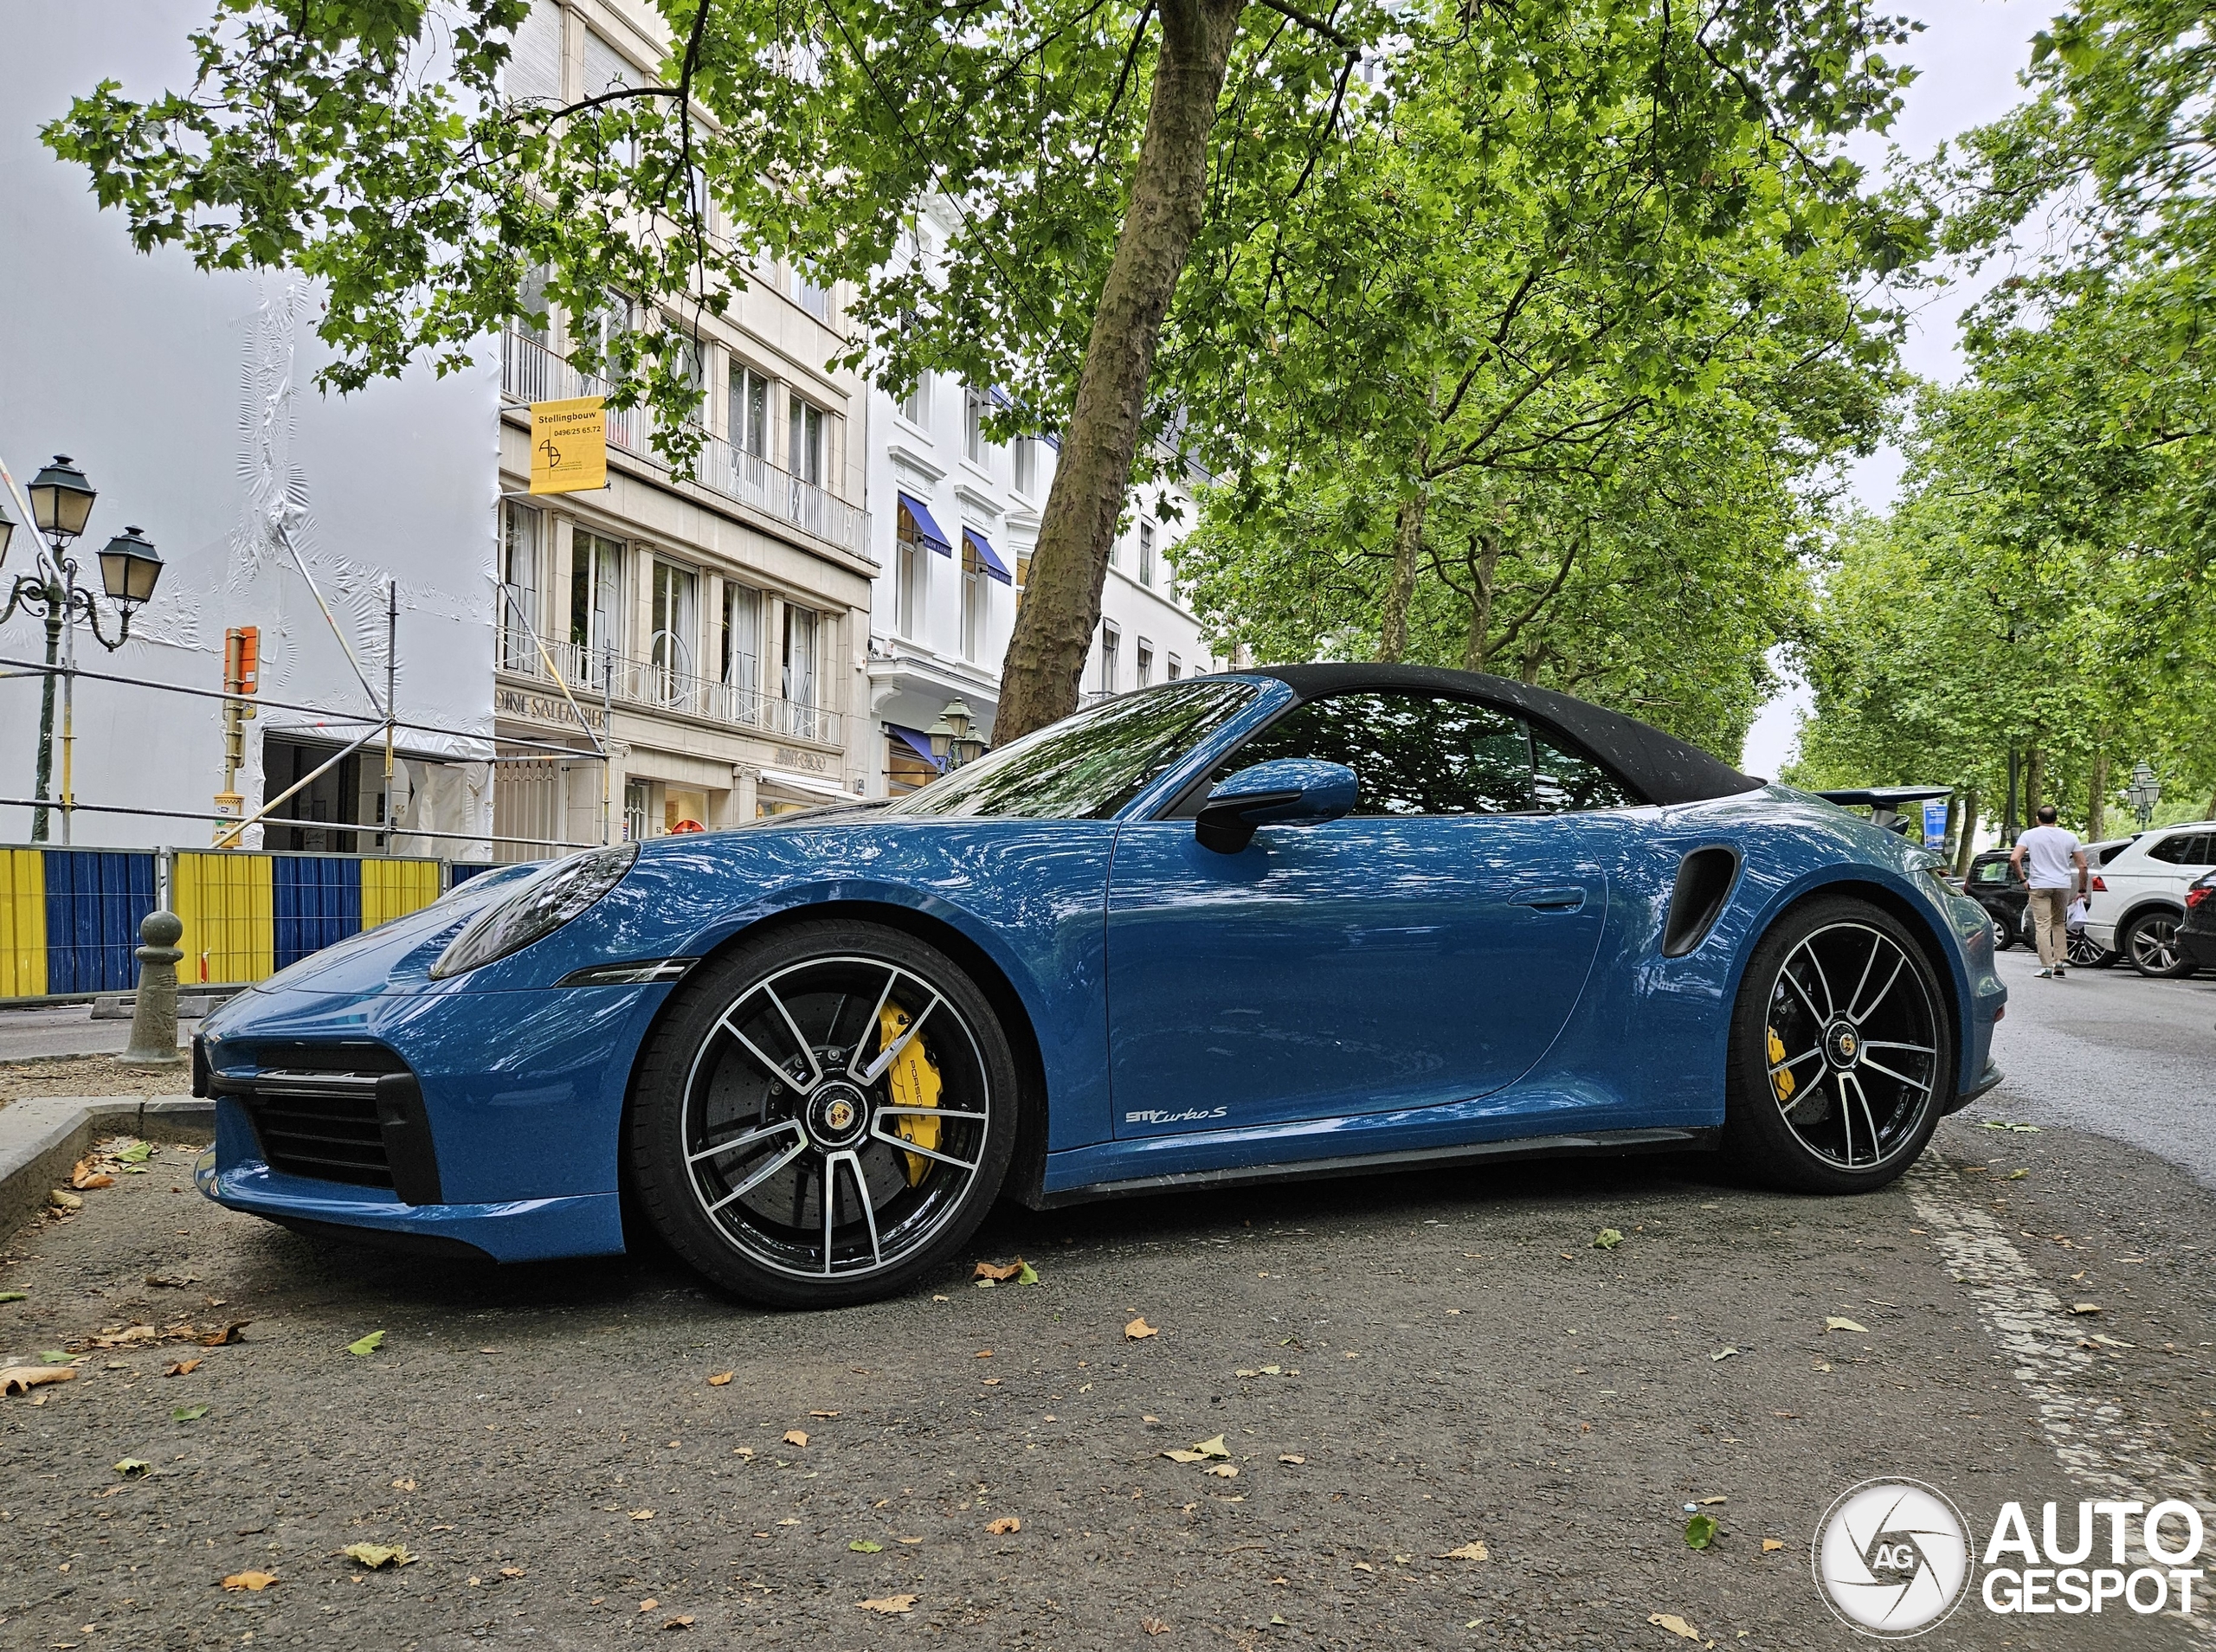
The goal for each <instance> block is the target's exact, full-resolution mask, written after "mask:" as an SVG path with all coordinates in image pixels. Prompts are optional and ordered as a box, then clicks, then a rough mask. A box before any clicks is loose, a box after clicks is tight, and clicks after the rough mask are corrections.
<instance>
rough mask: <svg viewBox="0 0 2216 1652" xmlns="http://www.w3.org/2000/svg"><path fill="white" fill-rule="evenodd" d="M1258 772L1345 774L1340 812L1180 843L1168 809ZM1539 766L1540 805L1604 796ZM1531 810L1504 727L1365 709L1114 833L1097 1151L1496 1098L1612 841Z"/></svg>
mask: <svg viewBox="0 0 2216 1652" xmlns="http://www.w3.org/2000/svg"><path fill="white" fill-rule="evenodd" d="M1548 749H1549V751H1552V748H1551V747H1549V748H1548ZM1556 755H1557V756H1559V755H1560V754H1556ZM1273 757H1310V758H1319V759H1322V760H1324V761H1327V762H1343V763H1345V764H1346V765H1347V766H1348V767H1350V768H1353V769H1354V770H1355V772H1356V775H1357V777H1358V780H1359V781H1360V791H1359V800H1358V801H1357V803H1356V812H1355V813H1352V814H1350V815H1349V816H1347V817H1345V818H1344V819H1342V820H1334V821H1330V822H1328V823H1326V824H1324V825H1320V826H1265V827H1263V828H1262V829H1261V830H1260V831H1259V832H1257V833H1256V834H1255V837H1254V839H1253V843H1251V844H1250V845H1248V846H1247V847H1246V849H1244V850H1242V851H1240V852H1238V853H1236V854H1221V853H1218V852H1214V851H1212V850H1208V849H1205V848H1202V847H1201V845H1199V844H1198V843H1197V842H1196V841H1195V838H1194V832H1193V822H1192V820H1191V819H1190V813H1191V810H1192V809H1193V808H1194V807H1197V803H1198V800H1199V799H1200V797H1201V796H1202V795H1204V794H1205V792H1206V790H1207V787H1208V784H1213V783H1214V781H1217V780H1220V779H1221V777H1222V776H1223V775H1227V774H1228V773H1230V772H1233V771H1234V770H1235V769H1238V768H1245V767H1246V766H1247V765H1248V764H1250V763H1253V762H1261V761H1263V760H1265V759H1266V758H1273ZM1543 768H1545V769H1546V771H1547V773H1546V775H1545V776H1544V779H1543V782H1542V787H1543V789H1544V790H1545V791H1546V793H1547V795H1548V796H1549V797H1553V798H1556V799H1559V798H1562V797H1566V796H1568V795H1569V794H1571V793H1573V792H1575V793H1577V794H1579V795H1583V794H1584V792H1586V791H1589V790H1590V789H1591V787H1594V786H1595V785H1600V786H1607V785H1610V784H1613V783H1614V782H1613V781H1610V780H1609V779H1608V777H1607V776H1606V775H1603V774H1601V772H1600V771H1599V770H1598V768H1597V766H1596V765H1593V764H1591V763H1590V762H1588V760H1584V759H1582V758H1578V759H1575V760H1571V759H1568V758H1563V759H1562V761H1550V762H1547V763H1545V764H1543ZM1622 800H1626V801H1628V800H1630V799H1629V797H1628V795H1627V794H1626V795H1625V796H1624V797H1623V799H1622ZM1560 806H1561V805H1560V803H1559V801H1557V803H1556V807H1560ZM1539 807H1540V803H1539V794H1538V791H1536V790H1535V781H1534V768H1533V746H1532V741H1531V736H1530V730H1529V729H1528V728H1527V727H1526V725H1524V724H1523V723H1521V722H1519V721H1518V720H1517V718H1515V717H1511V716H1509V715H1507V714H1505V713H1503V712H1501V711H1498V710H1494V709H1492V708H1490V707H1487V706H1484V705H1480V704H1476V703H1475V702H1472V701H1468V700H1463V699H1459V698H1456V697H1450V696H1444V695H1440V694H1436V693H1433V692H1430V691H1361V692H1353V693H1343V694H1338V695H1334V696H1330V697H1326V698H1324V699H1318V700H1311V701H1310V702H1307V703H1306V704H1303V705H1301V706H1299V707H1298V708H1296V709H1295V710H1292V711H1291V712H1289V713H1287V714H1286V715H1285V716H1284V717H1280V718H1279V720H1278V721H1277V722H1275V723H1272V724H1271V725H1270V726H1269V727H1267V728H1266V729H1264V730H1261V731H1260V732H1259V734H1257V735H1255V736H1253V737H1251V738H1250V739H1249V740H1247V741H1246V742H1245V743H1244V744H1243V745H1242V746H1241V747H1240V749H1238V750H1237V751H1236V752H1235V753H1234V755H1232V756H1231V757H1230V758H1229V759H1227V761H1226V762H1223V763H1221V765H1219V766H1218V768H1217V769H1216V770H1215V772H1214V775H1211V776H1210V777H1209V780H1208V782H1207V783H1206V784H1203V785H1202V786H1201V787H1196V788H1195V791H1194V792H1193V793H1192V794H1189V796H1188V798H1187V800H1186V801H1185V807H1183V809H1182V810H1181V811H1179V812H1178V813H1177V818H1172V819H1163V820H1151V821H1142V822H1136V823H1131V824H1129V825H1126V826H1124V827H1123V828H1122V829H1121V830H1119V832H1118V834H1117V842H1116V851H1115V858H1114V861H1113V863H1112V865H1111V873H1110V882H1109V896H1108V915H1107V974H1108V1006H1109V1025H1110V1039H1111V1044H1110V1051H1111V1054H1110V1060H1111V1083H1112V1088H1113V1106H1114V1112H1115V1119H1116V1129H1117V1133H1118V1135H1124V1136H1130V1135H1151V1134H1158V1133H1162V1132H1164V1131H1194V1130H1207V1129H1225V1128H1240V1127H1242V1126H1249V1125H1262V1124H1275V1123H1283V1122H1290V1121H1296V1120H1304V1119H1320V1118H1330V1117H1336V1116H1341V1115H1349V1114H1356V1113H1369V1112H1377V1111H1385V1110H1392V1109H1406V1108H1420V1107H1428V1106H1436V1105H1439V1104H1441V1103H1445V1102H1454V1101H1460V1100H1464V1099H1466V1098H1469V1097H1472V1096H1481V1095H1484V1094H1485V1093H1487V1092H1488V1091H1491V1090H1498V1089H1500V1088H1501V1087H1502V1086H1504V1085H1505V1084H1508V1083H1512V1082H1513V1081H1514V1080H1515V1079H1516V1078H1517V1077H1518V1076H1519V1075H1520V1074H1522V1073H1523V1072H1524V1071H1526V1070H1528V1069H1529V1068H1530V1066H1531V1065H1532V1064H1534V1063H1535V1062H1536V1060H1537V1059H1538V1057H1540V1055H1541V1054H1543V1052H1544V1051H1545V1050H1546V1048H1547V1046H1548V1045H1549V1044H1550V1043H1551V1042H1552V1041H1553V1039H1554V1038H1555V1035H1556V1033H1557V1032H1560V1031H1561V1029H1562V1025H1563V1023H1564V1022H1565V1021H1566V1020H1567V1019H1569V1013H1570V1011H1571V1010H1572V1008H1573V1007H1574V1006H1575V1004H1576V1002H1577V1000H1578V997H1579V994H1580V993H1581V991H1582V990H1583V987H1584V984H1585V980H1586V977H1587V975H1588V973H1589V972H1590V969H1591V967H1592V964H1593V959H1594V953H1595V951H1596V950H1597V948H1598V946H1599V942H1600V937H1601V929H1602V925H1603V922H1604V921H1605V918H1606V913H1607V878H1606V877H1605V875H1604V873H1603V871H1602V866H1603V865H1604V858H1603V854H1602V849H1603V847H1604V845H1602V844H1601V842H1600V841H1598V840H1597V839H1598V838H1600V837H1604V836H1607V835H1609V834H1611V833H1612V832H1613V831H1614V826H1612V825H1611V823H1609V822H1608V821H1607V820H1606V818H1605V817H1601V816H1597V815H1593V814H1581V813H1540V812H1538V810H1539Z"/></svg>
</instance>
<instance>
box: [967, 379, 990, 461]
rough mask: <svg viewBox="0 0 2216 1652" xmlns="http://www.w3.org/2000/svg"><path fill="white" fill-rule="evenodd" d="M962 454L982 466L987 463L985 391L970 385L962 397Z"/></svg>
mask: <svg viewBox="0 0 2216 1652" xmlns="http://www.w3.org/2000/svg"><path fill="white" fill-rule="evenodd" d="M962 456H963V458H964V459H966V460H969V462H970V463H971V464H972V465H975V466H978V467H979V468H981V469H982V467H983V466H984V463H985V393H984V392H983V391H982V390H981V389H978V388H977V387H976V385H974V384H973V385H970V386H969V388H968V389H966V390H965V391H964V392H963V397H962Z"/></svg>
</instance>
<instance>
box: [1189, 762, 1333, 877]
mask: <svg viewBox="0 0 2216 1652" xmlns="http://www.w3.org/2000/svg"><path fill="white" fill-rule="evenodd" d="M1359 790H1360V783H1359V782H1358V781H1356V778H1355V772H1354V770H1352V769H1351V768H1348V767H1347V766H1346V765H1345V764H1344V763H1326V762H1317V761H1315V760H1314V759H1312V758H1308V757H1275V758H1272V759H1271V760H1270V761H1269V762H1266V763H1255V764H1253V765H1251V766H1250V767H1248V768H1242V769H1240V771H1239V772H1238V773H1237V774H1235V775H1232V776H1230V778H1228V779H1227V780H1226V781H1224V782H1223V783H1222V784H1221V786H1219V787H1216V788H1215V789H1214V791H1212V792H1210V793H1209V794H1208V801H1207V802H1205V803H1203V804H1202V805H1201V812H1200V814H1199V815H1198V816H1197V817H1196V818H1195V820H1194V821H1193V838H1194V840H1195V842H1197V843H1198V844H1199V845H1201V848H1203V849H1213V850H1214V851H1215V852H1216V853H1218V854H1220V855H1235V854H1237V853H1238V852H1240V850H1242V849H1244V848H1245V847H1246V845H1248V844H1250V843H1252V842H1253V840H1254V831H1255V828H1256V827H1258V826H1320V825H1322V824H1323V823H1324V821H1326V820H1337V819H1338V818H1339V817H1340V816H1341V815H1343V814H1346V813H1350V812H1351V811H1352V810H1353V808H1354V805H1355V798H1356V795H1357V794H1358V792H1359Z"/></svg>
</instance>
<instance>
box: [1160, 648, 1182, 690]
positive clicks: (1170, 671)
mask: <svg viewBox="0 0 2216 1652" xmlns="http://www.w3.org/2000/svg"><path fill="white" fill-rule="evenodd" d="M1184 674H1185V665H1184V662H1183V661H1182V660H1180V659H1178V658H1177V656H1176V655H1175V654H1172V655H1170V656H1169V665H1167V666H1166V667H1164V669H1163V678H1164V680H1166V681H1169V682H1172V683H1174V682H1176V680H1177V679H1178V678H1181V677H1182V676H1183V675H1184Z"/></svg>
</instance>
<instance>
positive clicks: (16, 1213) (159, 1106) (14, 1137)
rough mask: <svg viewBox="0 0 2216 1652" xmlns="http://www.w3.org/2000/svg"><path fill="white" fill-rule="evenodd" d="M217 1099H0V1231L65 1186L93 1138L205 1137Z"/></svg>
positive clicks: (213, 1119)
mask: <svg viewBox="0 0 2216 1652" xmlns="http://www.w3.org/2000/svg"><path fill="white" fill-rule="evenodd" d="M215 1130H216V1103H215V1102H212V1101H196V1100H194V1099H193V1098H192V1097H191V1096H39V1097H35V1098H33V1099H30V1100H27V1101H21V1102H9V1103H8V1105H7V1106H5V1107H0V1235H5V1234H8V1233H11V1232H13V1231H15V1230H16V1228H17V1227H18V1226H20V1225H22V1224H23V1222H25V1221H27V1220H29V1218H30V1217H31V1215H32V1214H33V1213H34V1212H37V1211H38V1210H40V1209H42V1207H43V1206H44V1205H45V1204H46V1196H47V1194H48V1192H50V1191H51V1190H53V1189H54V1188H56V1187H61V1186H67V1185H68V1180H69V1172H70V1169H71V1167H73V1166H74V1165H75V1164H76V1162H77V1160H80V1159H81V1158H83V1157H84V1156H85V1154H86V1153H87V1152H88V1151H89V1150H90V1149H91V1147H92V1145H93V1141H94V1139H95V1138H97V1137H99V1136H102V1135H119V1134H126V1133H127V1134H129V1135H135V1136H139V1137H141V1138H143V1139H144V1140H146V1141H209V1140H210V1139H211V1138H212V1137H213V1136H214V1135H215Z"/></svg>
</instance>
